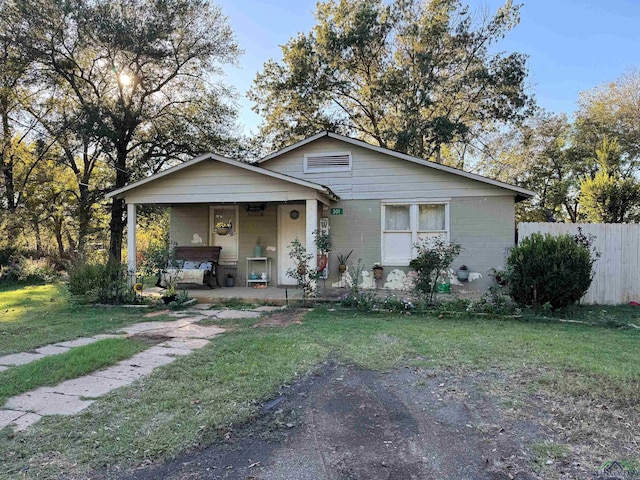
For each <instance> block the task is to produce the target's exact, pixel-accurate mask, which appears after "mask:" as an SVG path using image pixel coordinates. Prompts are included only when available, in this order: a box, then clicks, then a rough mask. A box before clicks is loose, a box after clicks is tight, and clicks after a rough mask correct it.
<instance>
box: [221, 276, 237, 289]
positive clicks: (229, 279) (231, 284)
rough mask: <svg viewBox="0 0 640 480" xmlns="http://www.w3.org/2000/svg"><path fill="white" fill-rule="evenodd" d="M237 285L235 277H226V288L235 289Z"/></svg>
mask: <svg viewBox="0 0 640 480" xmlns="http://www.w3.org/2000/svg"><path fill="white" fill-rule="evenodd" d="M235 284H236V279H235V278H233V277H225V279H224V286H225V287H234V286H235Z"/></svg>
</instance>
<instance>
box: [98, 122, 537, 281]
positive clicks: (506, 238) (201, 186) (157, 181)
mask: <svg viewBox="0 0 640 480" xmlns="http://www.w3.org/2000/svg"><path fill="white" fill-rule="evenodd" d="M534 195H535V194H534V192H532V191H529V190H526V189H524V188H520V187H516V186H513V185H509V184H506V183H503V182H499V181H496V180H492V179H489V178H485V177H482V176H480V175H475V174H472V173H468V172H464V171H462V170H458V169H455V168H451V167H447V166H444V165H439V164H437V163H434V162H430V161H426V160H422V159H420V158H416V157H412V156H409V155H406V154H403V153H399V152H395V151H392V150H388V149H385V148H381V147H377V146H373V145H370V144H368V143H366V142H363V141H361V140H356V139H353V138H349V137H345V136H342V135H338V134H335V133H331V132H321V133H318V134H316V135H314V136H311V137H309V138H307V139H305V140H302V141H300V142H298V143H296V144H294V145H291V146H289V147H286V148H283V149H282V150H279V151H277V152H275V153H272V154H270V155H268V156H266V157H264V158H262V159H261V160H259V161H258V162H256V163H255V164H248V163H244V162H240V161H238V160H233V159H230V158H226V157H223V156H220V155H216V154H213V153H208V154H204V155H201V156H199V157H196V158H194V159H192V160H190V161H187V162H185V163H183V164H180V165H177V166H175V167H173V168H170V169H167V170H165V171H162V172H160V173H157V174H155V175H153V176H150V177H148V178H145V179H143V180H140V181H137V182H135V183H132V184H130V185H128V186H126V187H123V188H120V189H118V190H114V191H112V192H111V193H109V194H108V195H107V197H108V198H110V197H118V198H124V200H125V202H126V203H127V212H128V249H129V255H128V258H129V259H130V260H129V261H130V266H131V267H132V268H135V258H136V256H135V254H133V255H132V254H131V252H134V253H135V241H134V238H135V222H136V219H135V216H136V213H135V212H136V205H145V204H153V205H166V206H170V207H171V234H170V238H171V241H172V242H175V243H177V244H178V245H218V246H221V247H222V253H221V262H222V263H225V262H237V266H238V267H237V268H238V272H237V273H238V278H239V280H238V282H239V283H241V282H242V281H243V280H245V279H247V277H248V275H250V273H251V272H252V271H254V269H255V271H256V273H258V272H259V273H262V272H263V271H264V270H266V269H268V270H269V271H268V272H266V273H267V277H268V280H269V282H270V285H292V284H295V281H294V279H293V278H291V277H289V276H288V275H287V270H288V269H289V268H290V267H291V266H292V263H291V260H290V258H289V254H288V252H289V250H288V247H289V245H290V244H291V242H292V241H293V240H294V239H295V238H299V239H300V241H301V242H302V243H303V244H305V245H306V248H307V251H308V252H310V253H317V252H316V249H315V245H314V243H313V239H314V236H313V232H314V231H316V230H317V229H324V230H326V229H329V230H330V232H331V234H332V235H333V243H334V251H333V253H332V255H331V257H330V259H329V266H328V275H329V280H328V281H329V282H336V281H338V280H339V275H340V274H339V272H338V265H337V261H336V258H335V254H336V253H339V252H342V253H348V252H349V251H350V250H354V253H353V255H352V256H351V259H350V260H351V261H355V262H357V259H362V262H363V263H362V264H363V266H364V267H365V269H366V270H370V269H371V268H372V267H373V264H374V263H375V262H380V263H382V265H383V266H384V268H385V275H386V276H387V277H388V276H389V274H391V273H392V272H394V274H395V276H394V278H396V277H397V274H398V271H401V272H407V271H409V261H410V260H411V258H412V256H413V255H414V254H415V249H414V248H413V245H414V244H415V243H416V242H417V241H418V240H419V239H420V238H423V237H429V236H434V235H443V236H445V237H446V238H448V239H450V240H455V241H457V242H459V243H461V244H462V245H463V248H464V251H463V252H462V254H461V255H460V257H459V258H457V259H456V260H455V265H454V266H456V267H457V266H459V265H461V264H466V265H468V266H469V268H470V269H471V271H473V272H478V273H479V274H481V275H482V276H483V278H481V279H480V280H477V281H476V283H474V288H486V287H487V286H488V285H489V284H490V279H489V278H487V272H488V271H489V270H490V269H491V268H492V267H499V266H501V265H503V264H504V260H505V253H506V251H507V249H509V248H510V247H511V246H512V245H513V244H514V238H515V233H514V232H515V220H514V206H515V204H516V202H519V201H521V200H524V199H527V198H530V197H533V196H534ZM219 222H223V223H231V225H232V228H231V232H230V234H226V235H222V234H220V233H218V232H217V231H216V223H219ZM221 233H224V232H222V231H221ZM258 239H259V240H260V243H261V245H262V247H263V253H262V256H264V257H269V259H270V262H269V264H268V265H267V263H266V262H265V263H258V264H253V263H252V262H248V261H247V260H246V259H247V258H250V257H253V256H254V247H255V245H256V242H257V240H258ZM314 258H315V255H314Z"/></svg>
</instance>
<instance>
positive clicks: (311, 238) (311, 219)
mask: <svg viewBox="0 0 640 480" xmlns="http://www.w3.org/2000/svg"><path fill="white" fill-rule="evenodd" d="M306 219H307V225H306V227H307V229H306V249H307V253H310V254H312V255H313V256H312V257H311V261H310V262H309V267H310V268H311V270H315V269H316V268H317V267H318V247H316V244H315V239H316V238H315V235H314V234H313V232H314V231H316V230H317V229H318V201H317V200H316V199H315V198H313V199H309V200H307V212H306Z"/></svg>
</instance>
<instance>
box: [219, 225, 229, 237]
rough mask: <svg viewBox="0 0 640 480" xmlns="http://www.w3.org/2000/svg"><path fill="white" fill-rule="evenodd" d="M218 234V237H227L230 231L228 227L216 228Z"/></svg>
mask: <svg viewBox="0 0 640 480" xmlns="http://www.w3.org/2000/svg"><path fill="white" fill-rule="evenodd" d="M216 233H217V234H218V235H227V234H228V233H229V229H228V228H227V227H222V228H216Z"/></svg>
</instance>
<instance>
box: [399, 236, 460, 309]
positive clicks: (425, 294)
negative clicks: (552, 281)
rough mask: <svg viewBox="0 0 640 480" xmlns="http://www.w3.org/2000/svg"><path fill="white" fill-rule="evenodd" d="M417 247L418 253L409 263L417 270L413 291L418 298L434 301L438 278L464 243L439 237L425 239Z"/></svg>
mask: <svg viewBox="0 0 640 480" xmlns="http://www.w3.org/2000/svg"><path fill="white" fill-rule="evenodd" d="M415 248H416V249H417V250H418V255H417V256H416V258H414V259H413V260H411V262H410V263H409V265H410V266H411V268H413V269H414V270H415V271H416V275H415V277H414V282H413V291H414V293H415V294H416V296H418V298H420V299H423V300H426V301H428V302H429V303H433V299H434V296H435V293H436V288H437V284H438V280H439V279H440V278H442V276H443V272H444V271H446V270H447V269H448V268H449V267H450V266H451V264H452V263H453V260H454V259H455V258H456V257H457V256H458V255H459V254H460V252H461V251H462V245H460V244H459V243H456V242H446V241H445V240H443V239H442V238H440V237H437V238H434V239H423V240H422V241H421V242H420V243H418V244H416V245H415ZM445 273H446V272H445Z"/></svg>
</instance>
